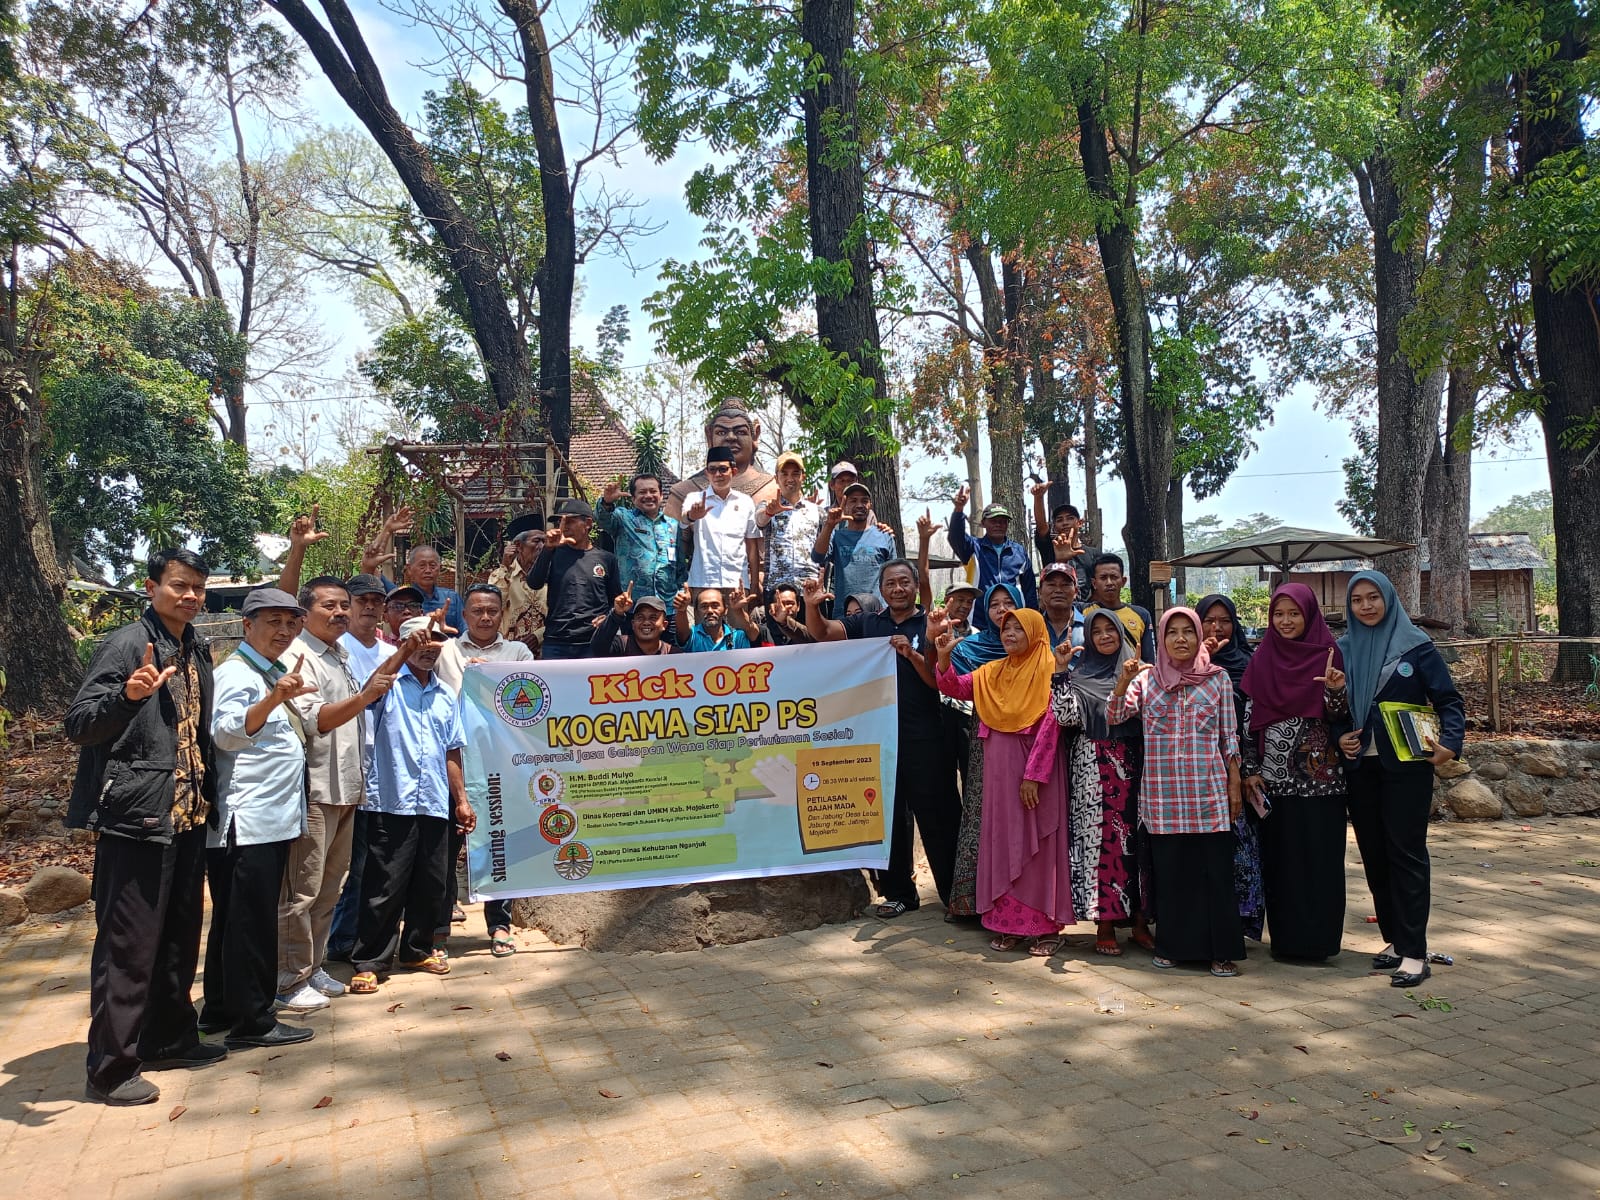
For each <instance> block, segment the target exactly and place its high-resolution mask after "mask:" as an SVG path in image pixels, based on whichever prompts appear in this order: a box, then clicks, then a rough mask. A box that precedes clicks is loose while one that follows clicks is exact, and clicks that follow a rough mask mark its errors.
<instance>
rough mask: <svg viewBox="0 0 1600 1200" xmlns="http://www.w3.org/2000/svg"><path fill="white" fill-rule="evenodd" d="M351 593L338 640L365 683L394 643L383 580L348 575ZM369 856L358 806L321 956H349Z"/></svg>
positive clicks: (367, 726) (364, 728) (365, 734)
mask: <svg viewBox="0 0 1600 1200" xmlns="http://www.w3.org/2000/svg"><path fill="white" fill-rule="evenodd" d="M345 590H346V591H347V592H349V593H350V627H349V628H348V629H347V630H345V632H344V633H342V634H340V635H339V645H341V646H343V647H344V649H345V653H347V654H348V655H349V656H350V673H351V674H352V675H354V676H355V679H356V683H357V684H360V685H361V686H363V687H364V686H366V682H367V680H369V679H371V678H372V676H373V674H374V672H376V671H377V669H378V668H379V667H380V666H382V665H383V661H384V659H386V658H388V657H389V655H390V654H391V653H392V652H393V651H394V646H393V645H392V644H391V643H389V642H386V641H384V640H382V638H381V637H380V636H379V634H380V631H381V630H382V629H383V620H384V608H385V606H386V603H387V596H386V593H385V592H384V587H383V580H381V579H379V578H378V577H377V576H376V575H352V576H351V577H350V578H349V579H348V580H347V581H346V582H345ZM372 726H373V722H372V721H371V720H369V719H364V720H363V721H362V722H361V746H362V751H363V753H364V754H365V759H364V760H363V761H364V762H365V763H366V764H367V765H368V767H370V765H371V762H372ZM366 861H367V814H366V813H365V812H364V811H362V810H361V809H359V808H358V809H356V816H355V828H354V829H353V830H351V833H350V866H349V869H348V870H347V871H346V872H345V877H344V887H343V888H342V890H341V891H340V892H339V902H338V903H337V904H335V905H334V907H333V923H332V925H331V926H330V927H329V929H328V948H327V951H326V952H325V954H324V957H325V958H327V959H329V960H331V961H333V962H349V961H350V950H351V948H352V947H353V946H354V945H355V942H356V909H357V907H358V906H359V904H360V901H361V869H362V867H363V866H365V865H366Z"/></svg>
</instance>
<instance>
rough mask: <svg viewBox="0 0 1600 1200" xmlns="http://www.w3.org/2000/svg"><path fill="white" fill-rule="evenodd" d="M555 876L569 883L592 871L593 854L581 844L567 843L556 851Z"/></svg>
mask: <svg viewBox="0 0 1600 1200" xmlns="http://www.w3.org/2000/svg"><path fill="white" fill-rule="evenodd" d="M555 867H556V874H557V875H559V876H561V878H563V879H565V880H567V881H568V882H571V881H572V880H575V879H582V878H584V877H585V876H586V875H588V874H589V872H590V871H592V870H594V852H593V851H591V850H590V849H589V847H587V846H585V845H584V844H583V843H582V842H568V843H567V844H566V845H565V846H563V847H561V849H559V850H557V851H556V862H555Z"/></svg>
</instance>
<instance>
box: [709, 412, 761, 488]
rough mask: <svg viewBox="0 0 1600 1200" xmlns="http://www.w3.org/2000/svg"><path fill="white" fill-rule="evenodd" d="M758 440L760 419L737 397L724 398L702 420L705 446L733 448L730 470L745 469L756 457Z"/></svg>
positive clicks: (759, 436)
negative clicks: (703, 420) (713, 410)
mask: <svg viewBox="0 0 1600 1200" xmlns="http://www.w3.org/2000/svg"><path fill="white" fill-rule="evenodd" d="M760 440H761V422H760V421H758V420H756V418H755V417H753V416H751V415H750V410H749V409H747V408H746V407H745V406H744V405H743V404H741V403H739V402H738V401H737V400H725V401H724V402H723V403H722V404H720V405H719V406H718V407H717V410H716V412H714V413H712V414H711V419H710V420H709V421H707V422H706V448H707V449H711V450H714V449H716V448H717V447H718V446H726V447H728V448H729V449H730V450H732V451H733V460H734V461H733V469H734V472H735V473H736V474H737V473H739V472H742V471H745V470H747V469H748V468H749V467H750V465H751V464H752V463H753V462H755V459H756V444H757V443H758V442H760Z"/></svg>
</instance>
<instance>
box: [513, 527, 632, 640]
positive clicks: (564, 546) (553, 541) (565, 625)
mask: <svg viewBox="0 0 1600 1200" xmlns="http://www.w3.org/2000/svg"><path fill="white" fill-rule="evenodd" d="M560 516H561V528H560V529H558V530H556V531H555V532H553V533H551V534H550V535H549V536H548V537H547V538H546V539H545V543H544V549H543V550H541V551H540V552H539V557H538V558H536V559H534V562H533V566H532V568H531V569H530V570H529V571H528V586H529V587H531V588H546V589H547V591H546V593H545V600H546V605H547V608H548V612H549V615H548V616H547V617H546V619H545V627H544V645H543V647H542V651H543V653H542V657H544V658H583V657H584V656H585V655H587V654H588V653H589V639H590V638H592V637H593V636H594V626H595V622H596V621H598V620H599V619H600V618H602V617H604V616H605V615H606V610H607V609H609V608H610V607H611V602H612V601H613V600H615V599H616V596H617V593H618V592H620V591H621V590H622V581H621V578H620V572H619V570H618V568H617V558H616V555H614V554H612V553H611V552H610V551H608V550H601V549H600V548H599V547H597V546H596V545H595V544H594V543H593V542H592V541H590V535H591V534H592V533H593V532H594V509H592V508H590V507H589V506H588V504H586V503H585V502H584V501H582V500H563V501H562V502H561V509H560Z"/></svg>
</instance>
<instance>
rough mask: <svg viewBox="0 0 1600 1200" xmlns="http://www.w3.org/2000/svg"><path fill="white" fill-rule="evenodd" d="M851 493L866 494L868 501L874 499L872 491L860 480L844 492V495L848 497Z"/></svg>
mask: <svg viewBox="0 0 1600 1200" xmlns="http://www.w3.org/2000/svg"><path fill="white" fill-rule="evenodd" d="M851 492H865V493H866V497H867V499H868V500H871V499H872V489H871V488H869V487H868V486H867V485H866V484H864V483H862V482H861V481H860V480H859V479H858V480H856V481H855V482H854V483H852V484H851V485H850V486H849V487H847V488H845V490H844V494H845V495H846V496H848V495H849V494H850V493H851Z"/></svg>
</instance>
